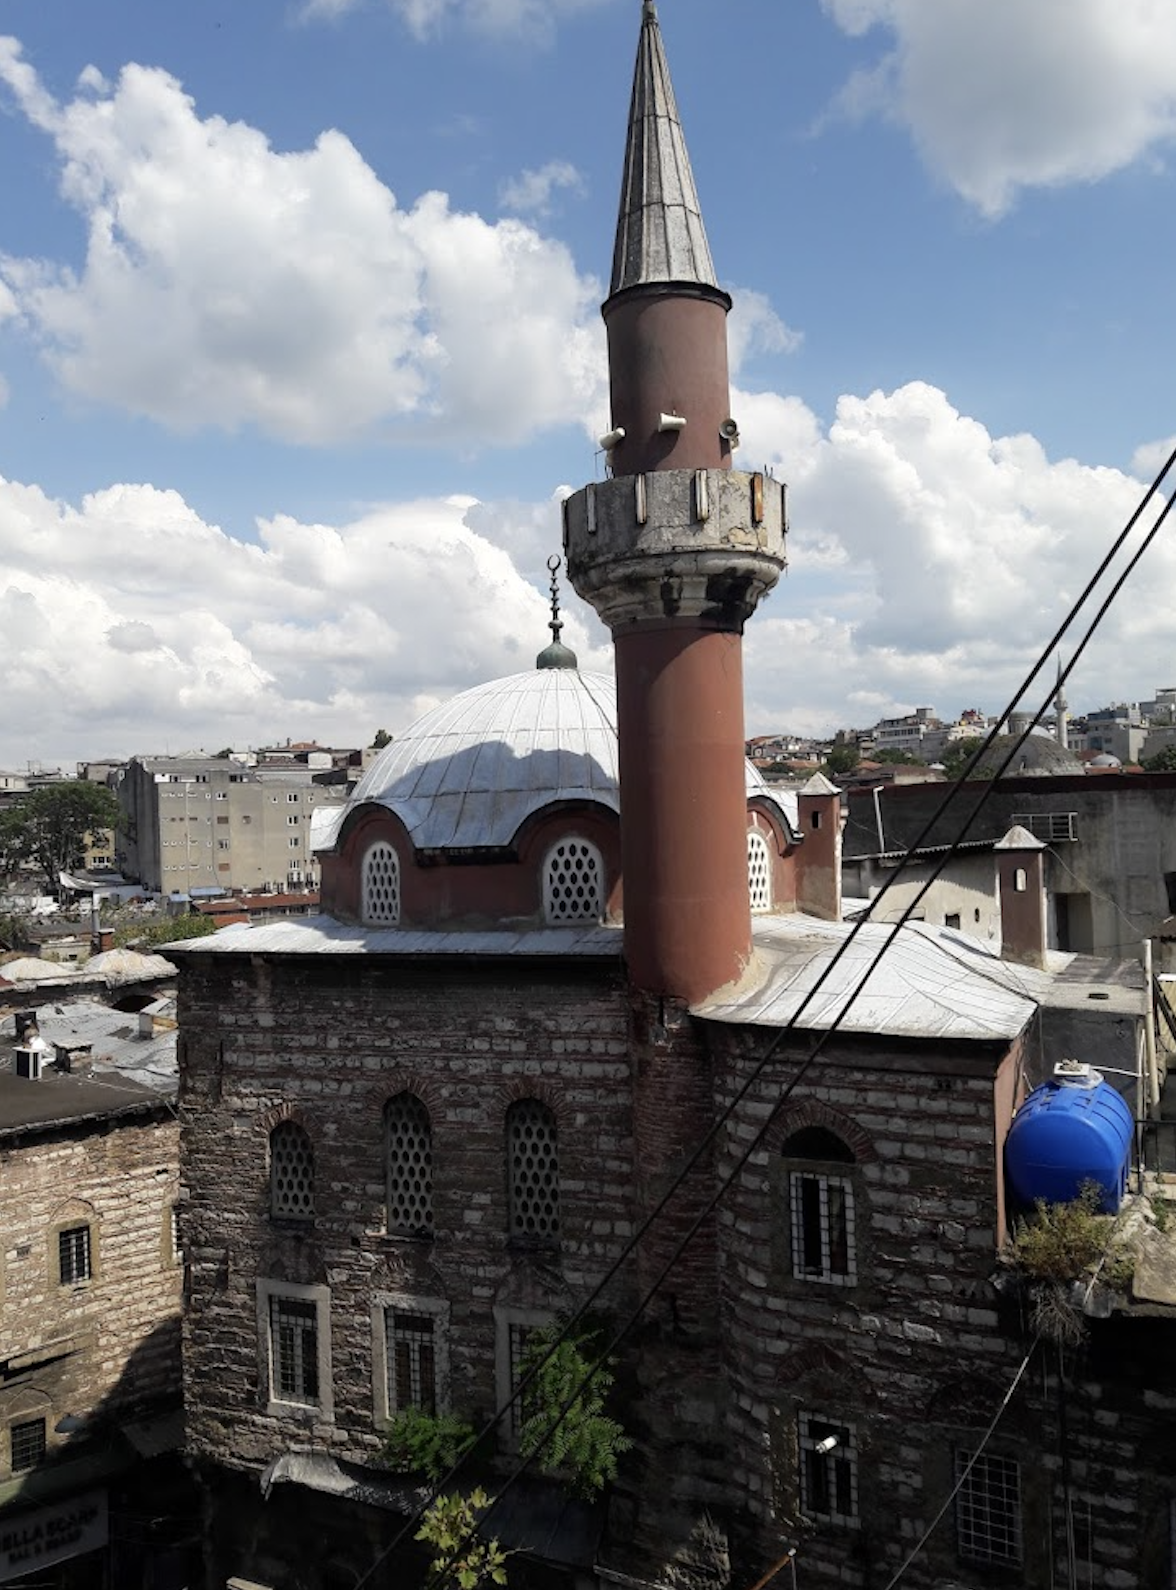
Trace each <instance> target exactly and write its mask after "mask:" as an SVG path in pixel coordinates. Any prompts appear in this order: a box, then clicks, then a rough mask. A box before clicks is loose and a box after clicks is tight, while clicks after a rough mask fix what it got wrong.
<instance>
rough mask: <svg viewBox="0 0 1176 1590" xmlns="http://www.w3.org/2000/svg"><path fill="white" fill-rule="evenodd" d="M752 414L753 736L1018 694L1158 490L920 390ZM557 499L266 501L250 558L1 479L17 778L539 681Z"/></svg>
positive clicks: (1148, 581)
mask: <svg viewBox="0 0 1176 1590" xmlns="http://www.w3.org/2000/svg"><path fill="white" fill-rule="evenodd" d="M735 412H736V414H737V415H738V416H739V417H740V418H741V423H742V424H743V426H744V432H745V435H746V434H750V435H751V436H752V437H753V438H754V445H755V448H756V453H755V456H751V455H750V454H749V453H746V452H745V454H744V456H743V457H742V458H741V462H743V463H744V465H745V467H751V468H754V467H758V466H760V465H761V464H763V463H768V464H771V465H772V466H773V467H774V468H775V469H776V471H777V473H778V474H780V475H781V476H782V477H783V478H785V479H787V480H788V481H789V482H790V487H791V490H790V497H789V500H790V511H791V522H792V529H791V536H790V545H789V556H790V564H789V568H788V570H787V572H786V574H785V575H784V577H783V578H782V579H781V581H780V584H779V586H778V587H777V589H776V591H775V592H774V593H773V595H772V596H771V598H770V600H769V601H768V602H767V603H766V604H765V605H764V608H763V609H762V611H761V612H760V613H759V614H757V616H756V617H755V618H754V619H753V621H752V622H751V624H750V625H749V626H748V631H747V667H746V679H747V690H748V712H747V721H748V727H749V732H761V731H765V730H768V729H771V728H773V727H784V726H789V727H792V728H794V729H797V730H806V729H807V730H813V731H817V730H825V729H832V728H834V727H836V726H838V725H839V724H844V723H846V722H856V723H858V724H859V725H865V724H867V723H869V722H872V721H874V720H875V719H876V718H878V717H879V716H883V715H885V714H888V713H891V712H897V711H901V710H908V709H909V708H911V707H913V706H915V705H931V706H934V707H936V708H937V709H938V710H940V711H941V712H944V713H952V714H954V713H956V712H958V711H959V710H960V709H961V708H964V707H969V706H979V707H982V708H985V709H987V710H995V709H997V708H998V707H1000V706H1003V705H1004V704H1005V702H1006V701H1007V699H1008V698H1009V697H1010V696H1011V694H1012V693H1013V690H1014V688H1015V686H1016V685H1017V684H1018V683H1019V681H1020V678H1021V675H1022V674H1023V672H1024V671H1025V670H1026V669H1027V667H1028V666H1029V664H1030V663H1031V662H1032V660H1033V659H1034V658H1035V656H1036V654H1037V653H1038V651H1039V650H1040V648H1041V647H1042V646H1043V645H1044V644H1045V642H1046V640H1047V639H1048V637H1049V636H1050V634H1051V633H1052V631H1053V630H1054V628H1055V627H1056V625H1057V623H1058V621H1059V619H1060V618H1061V617H1062V616H1063V614H1064V613H1065V612H1066V610H1067V607H1068V605H1069V603H1070V602H1071V601H1072V600H1073V599H1074V597H1075V596H1076V595H1077V594H1078V592H1079V590H1080V589H1081V587H1082V585H1083V584H1084V583H1085V581H1086V579H1087V576H1088V574H1089V573H1091V572H1092V571H1093V570H1094V568H1095V566H1096V565H1097V563H1098V562H1099V561H1100V559H1101V557H1102V555H1103V553H1104V551H1105V550H1106V548H1107V547H1108V546H1109V545H1110V542H1111V540H1112V539H1113V537H1114V536H1115V535H1116V534H1117V532H1118V530H1119V529H1120V527H1121V526H1122V525H1123V524H1124V523H1125V522H1126V519H1127V517H1128V515H1129V514H1130V512H1131V510H1132V509H1133V508H1134V506H1135V504H1136V502H1137V500H1138V498H1139V495H1140V492H1141V486H1140V482H1139V480H1137V479H1135V478H1133V477H1132V476H1129V475H1126V474H1123V473H1120V472H1119V471H1117V470H1112V469H1103V468H1091V467H1088V466H1085V465H1082V464H1080V463H1077V462H1076V461H1074V460H1073V459H1062V460H1052V459H1050V458H1048V457H1047V456H1046V454H1045V453H1044V451H1043V449H1042V448H1041V446H1040V445H1039V444H1038V443H1037V442H1036V441H1035V440H1034V438H1032V437H1029V436H1010V437H994V436H992V435H991V434H990V433H989V432H988V431H987V430H986V429H985V427H984V426H983V425H982V424H980V423H979V422H978V421H976V420H975V419H972V418H969V417H968V416H966V415H962V414H960V413H959V412H958V411H957V410H956V409H954V408H953V407H952V406H951V404H950V403H949V402H948V400H947V398H946V397H945V395H944V394H943V393H942V392H940V391H938V390H936V389H935V388H933V387H930V386H926V385H924V384H921V383H912V384H910V385H908V386H905V387H902V388H900V389H898V390H897V391H894V392H890V393H883V392H875V393H871V394H869V395H868V396H865V397H858V396H847V397H843V398H842V399H841V401H840V403H839V404H838V408H837V413H836V418H835V420H834V423H833V424H832V426H831V427H830V428H829V430H828V432H827V433H825V432H823V431H822V428H821V427H820V426H819V424H818V422H817V421H816V419H815V417H814V416H813V415H812V413H811V412H810V411H809V410H807V409H806V408H805V407H804V405H803V404H801V403H799V402H798V401H797V400H795V399H791V400H788V399H784V398H781V397H780V396H778V395H777V394H774V393H758V394H751V393H744V394H737V396H736V401H735ZM564 490H565V488H561V489H560V491H558V492H556V493H554V494H553V496H552V497H550V498H549V499H547V500H546V501H543V502H537V503H528V502H519V501H514V502H511V501H504V502H489V503H483V502H475V501H472V500H471V499H470V498H469V497H448V498H436V499H430V500H425V501H418V502H405V503H397V504H387V505H383V506H376V507H373V508H371V509H369V510H368V511H366V512H364V513H363V514H362V515H359V516H357V517H356V518H354V519H353V520H351V521H350V522H347V523H343V524H327V523H306V522H303V521H301V520H299V519H298V518H296V517H295V516H293V515H290V514H286V513H275V514H273V515H272V516H271V517H269V518H267V519H266V520H264V521H263V522H262V523H261V524H260V525H259V541H258V543H257V544H254V543H250V542H245V541H241V540H236V539H234V538H233V537H231V536H228V535H226V534H224V532H223V531H221V530H220V529H218V528H217V527H216V526H215V525H210V524H207V523H205V522H204V521H203V520H201V519H200V517H199V516H198V515H197V514H196V513H194V512H193V510H192V509H191V508H190V507H189V506H188V505H187V504H186V503H185V502H184V500H183V499H182V498H181V497H180V496H179V495H178V494H177V493H176V492H170V491H162V490H159V489H157V488H154V487H151V486H144V485H139V486H135V485H114V486H110V487H108V488H106V489H104V490H102V491H96V492H94V493H92V494H91V495H90V496H88V497H86V498H85V499H84V500H83V501H82V503H81V504H80V505H79V506H76V507H75V506H73V505H71V504H69V503H63V502H57V501H53V500H51V499H50V498H48V497H47V496H46V495H45V494H44V493H43V492H41V491H40V490H38V489H37V488H36V487H35V486H27V485H26V486H21V485H18V484H15V483H11V482H8V483H5V482H2V481H0V569H3V571H4V573H3V575H0V671H2V673H3V677H4V680H5V705H6V712H5V715H4V720H3V724H2V725H0V766H3V765H5V764H9V765H21V764H23V763H24V762H25V761H26V760H28V759H30V758H32V759H40V760H46V759H50V758H57V757H66V758H67V759H71V758H73V757H80V756H86V755H99V754H102V755H106V754H127V753H130V752H133V751H136V750H139V751H143V750H160V749H164V748H166V747H167V746H168V745H169V744H170V745H171V746H173V747H174V746H177V745H196V746H199V745H204V746H208V747H213V748H215V747H217V746H220V745H224V744H225V743H226V742H232V743H234V744H235V745H239V746H245V745H249V744H257V743H259V742H262V741H266V740H270V739H273V738H275V737H277V736H285V735H287V734H288V735H291V736H292V737H294V738H298V739H301V738H309V737H312V736H313V737H316V738H318V739H320V740H322V741H324V742H327V741H334V742H345V743H346V742H354V741H356V740H359V739H363V738H365V737H367V736H370V734H371V733H372V731H373V730H374V729H375V727H377V726H378V725H386V726H387V727H388V728H389V729H390V730H392V731H397V730H399V729H401V728H403V727H404V726H405V725H406V724H407V723H408V722H409V721H410V720H411V719H412V718H413V717H414V716H415V715H416V714H417V713H418V712H419V711H421V710H423V709H424V708H425V707H427V706H429V705H431V704H433V703H434V702H436V701H438V700H441V699H443V698H444V697H446V696H448V695H450V694H452V693H453V692H454V691H457V690H460V689H463V688H466V687H467V686H470V685H473V684H475V683H478V682H480V681H482V680H484V679H487V678H493V677H494V676H496V675H499V674H504V673H510V672H514V671H517V670H519V669H528V668H530V667H531V666H532V664H533V660H534V657H535V654H536V653H537V652H538V651H539V649H540V648H541V647H542V646H543V645H544V644H545V643H546V641H547V627H546V626H547V619H548V611H547V600H546V586H547V570H546V561H547V558H548V557H549V556H550V555H552V553H554V552H556V551H558V549H559V542H560V526H559V501H560V498H561V497H562V496H563V495H564ZM1174 585H1176V545H1173V544H1170V543H1169V541H1168V540H1167V539H1165V538H1163V537H1161V538H1160V540H1159V541H1158V542H1157V544H1156V546H1155V547H1154V548H1153V549H1152V551H1151V552H1150V553H1149V555H1148V560H1147V563H1146V565H1145V566H1144V568H1143V569H1142V570H1141V572H1140V573H1139V574H1138V575H1137V576H1136V577H1135V579H1134V580H1133V582H1132V583H1131V585H1129V586H1128V588H1127V589H1126V590H1125V591H1124V593H1123V595H1122V596H1121V597H1120V598H1119V600H1118V601H1117V602H1116V604H1115V606H1114V607H1113V608H1112V610H1111V613H1110V616H1109V618H1108V619H1107V621H1106V622H1105V624H1104V626H1103V628H1102V630H1101V631H1100V632H1099V635H1098V637H1097V638H1096V640H1095V642H1094V644H1093V646H1092V647H1091V650H1090V652H1089V654H1088V655H1087V657H1086V658H1085V659H1084V660H1083V661H1082V663H1081V664H1080V666H1079V669H1078V671H1077V672H1076V674H1075V675H1074V677H1073V679H1072V681H1071V685H1070V690H1069V694H1070V699H1071V701H1072V702H1073V704H1074V707H1075V710H1079V709H1081V708H1083V707H1086V706H1095V705H1100V704H1103V703H1105V702H1106V701H1108V700H1116V699H1119V700H1124V699H1125V700H1132V699H1136V700H1137V699H1139V697H1140V696H1141V695H1142V694H1144V693H1145V692H1147V691H1149V690H1151V689H1152V688H1153V687H1154V686H1156V685H1158V684H1162V683H1164V682H1165V680H1166V679H1167V678H1168V677H1169V673H1170V659H1171V620H1170V615H1169V613H1168V610H1167V608H1166V606H1165V604H1164V603H1163V602H1161V601H1156V600H1154V593H1155V592H1156V591H1166V590H1170V589H1172V588H1173V586H1174ZM562 602H563V616H564V619H565V622H566V626H567V627H566V629H565V634H564V638H565V640H566V641H567V643H568V644H569V645H571V646H572V648H573V649H574V650H575V651H576V652H577V653H578V654H579V657H580V660H581V665H582V666H584V667H596V668H599V667H605V668H607V667H608V666H609V665H610V658H609V650H608V644H607V637H606V636H605V635H604V634H603V632H602V630H601V628H600V626H599V624H598V623H597V622H596V620H595V619H594V618H593V617H592V616H591V615H590V614H589V613H587V611H586V610H585V608H584V607H583V605H582V604H580V603H579V602H578V601H577V600H576V599H575V598H574V596H573V595H572V593H571V592H570V591H569V590H568V588H567V585H566V582H565V583H564V585H563V591H562ZM63 636H67V637H68V640H69V643H68V645H63V644H62V637H63ZM1074 644H1075V640H1074V639H1071V640H1069V641H1067V642H1065V643H1064V645H1063V650H1064V652H1065V654H1066V655H1067V656H1070V655H1072V652H1073V647H1074ZM1050 672H1051V674H1052V669H1051V670H1050ZM1047 688H1048V682H1047V681H1043V683H1042V685H1041V687H1040V689H1041V694H1044V693H1045V691H1046V689H1047ZM29 725H35V726H36V728H35V730H34V731H30V729H29V727H28V726H29ZM30 733H32V734H33V735H34V738H32V739H30V738H29V735H30Z"/></svg>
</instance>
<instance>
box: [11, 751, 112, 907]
mask: <svg viewBox="0 0 1176 1590" xmlns="http://www.w3.org/2000/svg"><path fill="white" fill-rule="evenodd" d="M118 825H119V807H118V802H117V801H116V800H115V798H114V796H113V795H112V794H111V792H110V791H109V790H108V789H107V788H106V786H105V785H104V784H90V783H88V782H86V781H85V780H81V779H79V780H77V781H76V782H70V783H62V784H44V785H42V786H41V788H40V789H35V790H30V791H29V793H28V794H27V795H22V796H21V797H20V799H19V800H17V801H14V802H13V804H12V805H11V806H9V807H8V808H7V809H6V810H5V811H4V812H3V813H2V814H0V865H3V867H4V868H5V870H6V871H11V870H12V868H13V867H14V866H18V865H20V864H21V863H23V862H26V861H31V862H33V863H35V865H36V866H38V867H39V868H40V869H41V872H42V873H43V875H44V878H45V883H46V885H47V887H48V890H49V893H50V894H52V895H54V896H56V895H57V894H58V892H59V890H60V882H59V878H58V875H59V874H60V873H62V872H69V871H70V870H71V869H73V868H77V867H80V866H81V865H82V862H83V860H84V859H85V854H86V840H87V837H88V836H89V835H90V834H97V833H100V832H101V831H102V830H103V829H104V828H117V827H118Z"/></svg>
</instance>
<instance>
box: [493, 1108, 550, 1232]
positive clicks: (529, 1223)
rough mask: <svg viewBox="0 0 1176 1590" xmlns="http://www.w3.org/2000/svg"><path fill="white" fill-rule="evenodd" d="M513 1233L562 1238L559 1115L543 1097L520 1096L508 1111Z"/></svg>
mask: <svg viewBox="0 0 1176 1590" xmlns="http://www.w3.org/2000/svg"><path fill="white" fill-rule="evenodd" d="M506 1154H507V1173H508V1181H509V1193H510V1198H509V1202H510V1235H511V1236H512V1237H514V1238H517V1239H519V1240H521V1241H531V1242H542V1243H553V1242H557V1241H558V1240H559V1154H558V1145H557V1142H556V1130H555V1115H554V1114H553V1113H552V1111H551V1110H550V1109H549V1108H548V1107H547V1105H546V1104H544V1103H543V1102H542V1101H541V1100H539V1099H519V1100H518V1101H517V1102H516V1103H515V1104H512V1105H511V1106H510V1108H509V1109H508V1110H507V1112H506Z"/></svg>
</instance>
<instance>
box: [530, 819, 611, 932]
mask: <svg viewBox="0 0 1176 1590" xmlns="http://www.w3.org/2000/svg"><path fill="white" fill-rule="evenodd" d="M543 912H544V915H545V917H546V919H547V921H548V922H596V921H599V919H600V918H601V917H602V916H603V915H604V862H603V860H602V858H601V855H600V851H599V850H597V848H596V846H595V845H594V844H592V843H591V842H590V841H589V840H587V839H577V838H573V837H570V836H569V837H568V838H567V839H561V840H560V841H559V843H558V844H557V845H553V846H552V847H551V849H550V850H549V851H548V852H547V859H546V861H545V862H544V865H543Z"/></svg>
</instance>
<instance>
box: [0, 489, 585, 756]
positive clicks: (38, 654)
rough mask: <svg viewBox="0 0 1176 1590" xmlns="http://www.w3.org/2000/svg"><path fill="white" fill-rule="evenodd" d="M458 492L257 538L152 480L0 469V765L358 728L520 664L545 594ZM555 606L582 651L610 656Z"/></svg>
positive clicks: (541, 617) (269, 530) (342, 738)
mask: <svg viewBox="0 0 1176 1590" xmlns="http://www.w3.org/2000/svg"><path fill="white" fill-rule="evenodd" d="M472 507H473V505H472V504H471V502H470V499H469V498H451V499H438V500H426V501H421V502H409V503H401V504H397V505H395V506H388V507H382V508H375V509H372V510H371V511H370V512H368V513H366V514H364V515H363V517H361V518H359V519H356V520H355V521H353V522H351V523H348V524H344V525H339V526H332V525H321V524H303V523H301V522H300V521H298V520H296V519H294V518H292V517H290V516H288V515H284V514H279V515H275V516H274V517H273V518H271V519H269V520H267V521H265V522H264V523H263V524H262V525H261V526H260V527H259V529H260V537H261V540H260V545H253V544H250V543H246V542H242V541H237V540H234V539H233V538H232V537H230V536H227V535H225V534H224V533H223V532H222V531H220V530H219V529H217V528H216V527H215V526H214V525H208V524H205V523H204V522H203V521H202V520H201V519H200V518H199V517H198V516H197V515H196V514H194V513H193V512H192V511H191V510H190V509H189V508H188V507H187V506H186V504H184V502H183V501H182V499H181V498H180V497H179V496H178V495H177V494H176V493H174V492H166V491H159V490H157V489H155V488H154V487H151V486H130V485H120V486H113V487H110V488H108V489H107V490H105V491H100V492H95V493H93V494H92V495H91V496H89V497H87V498H86V499H85V500H84V502H83V503H82V505H81V506H80V508H74V507H72V506H71V505H70V504H68V503H62V502H56V501H53V500H52V499H50V498H48V497H47V496H45V495H44V494H43V493H42V492H41V491H39V490H38V489H37V488H36V487H33V486H21V485H18V484H15V483H13V482H5V481H2V480H0V567H2V568H3V570H4V574H3V576H2V577H0V672H2V673H3V676H4V679H5V714H4V725H3V727H2V728H0V766H6V765H7V766H19V765H23V764H24V762H25V761H27V760H28V759H30V758H32V759H34V760H38V759H39V760H46V759H50V758H52V759H54V760H57V759H61V758H65V759H66V760H67V761H68V760H70V759H73V758H75V757H80V756H86V755H91V756H92V755H98V754H103V755H105V754H111V753H112V752H113V753H116V754H130V753H132V752H135V751H158V750H161V749H164V748H166V747H167V746H168V745H170V746H172V747H175V746H177V745H181V744H183V745H188V744H191V745H198V746H199V745H203V746H207V747H210V748H215V747H217V746H221V745H223V744H225V743H226V742H232V743H233V744H235V745H239V746H245V745H249V744H254V745H256V744H258V743H261V742H262V741H266V740H270V739H272V738H274V737H276V736H279V735H281V736H283V737H284V736H285V735H287V734H288V735H291V736H293V737H294V738H297V739H301V738H309V737H311V736H314V737H317V738H319V739H321V740H322V741H324V742H331V741H334V742H337V743H338V742H342V743H354V742H358V741H359V740H361V739H363V738H364V737H365V736H367V737H370V735H371V733H372V732H373V731H374V729H375V728H376V727H377V726H378V725H380V724H384V725H386V726H387V727H388V728H389V729H392V730H396V729H400V728H403V727H404V726H405V725H406V724H407V723H408V722H410V721H411V720H412V718H413V717H415V716H416V714H417V712H418V711H419V710H420V708H421V704H422V703H427V702H430V701H433V700H439V699H441V698H443V697H445V696H447V695H450V694H452V692H453V691H455V690H458V689H462V688H465V687H466V686H468V685H473V684H475V683H478V682H480V681H481V680H483V679H486V678H492V677H494V676H495V675H497V674H504V673H511V672H515V671H517V670H520V669H526V668H529V667H531V666H532V664H533V661H534V658H535V654H536V653H537V652H538V651H539V650H540V648H541V647H542V646H543V645H545V644H546V642H547V640H548V631H547V618H548V611H547V602H546V598H545V596H544V594H543V593H542V591H541V590H537V589H535V587H534V586H532V585H529V584H528V583H527V582H526V580H525V579H523V578H522V576H521V575H520V574H519V573H518V572H517V570H516V569H515V567H514V565H513V564H512V562H511V559H510V557H509V556H508V555H507V554H506V553H505V552H504V551H502V550H500V549H499V548H497V547H495V546H493V545H491V543H490V542H489V541H488V540H487V539H486V537H485V536H484V535H482V534H479V533H478V532H477V531H476V530H474V529H471V528H470V525H469V524H468V523H467V519H468V518H469V516H470V513H471V509H472ZM557 545H558V543H557ZM543 579H544V582H545V580H546V573H545V571H543ZM565 617H566V618H567V623H568V628H567V631H566V639H567V640H568V642H569V644H571V645H572V646H573V647H575V649H576V650H577V651H578V652H580V654H581V657H582V658H583V660H584V661H585V663H586V664H587V665H589V666H592V665H595V666H602V665H603V666H607V665H608V659H607V655H606V654H605V653H604V651H603V650H602V649H601V647H600V644H599V638H597V640H596V643H595V645H594V644H593V642H592V641H590V640H589V638H588V635H587V633H586V630H585V626H584V623H583V620H582V618H581V617H580V616H578V613H577V612H569V613H566V614H565ZM63 637H68V644H63V640H62V638H63ZM34 725H35V726H36V727H35V729H34V728H33V727H31V726H34Z"/></svg>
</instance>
